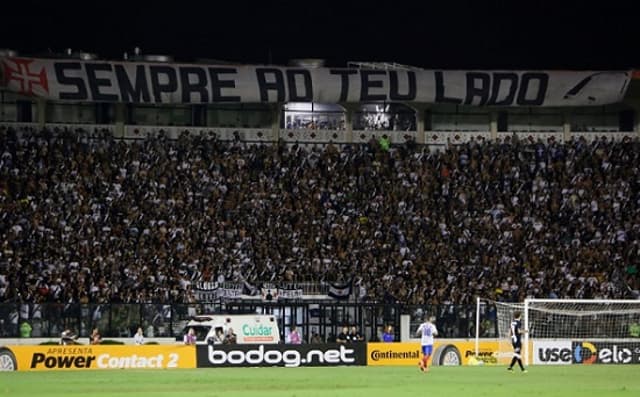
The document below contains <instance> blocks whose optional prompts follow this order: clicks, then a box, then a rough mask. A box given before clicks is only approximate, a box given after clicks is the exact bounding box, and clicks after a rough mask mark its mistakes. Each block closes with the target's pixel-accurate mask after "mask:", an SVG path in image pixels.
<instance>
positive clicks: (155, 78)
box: [149, 66, 178, 103]
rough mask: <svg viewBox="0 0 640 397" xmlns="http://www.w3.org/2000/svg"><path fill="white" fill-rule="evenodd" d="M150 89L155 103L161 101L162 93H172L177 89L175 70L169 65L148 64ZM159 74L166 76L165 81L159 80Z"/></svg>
mask: <svg viewBox="0 0 640 397" xmlns="http://www.w3.org/2000/svg"><path fill="white" fill-rule="evenodd" d="M149 74H150V76H151V89H152V90H153V98H154V100H155V102H156V103H162V93H163V92H166V93H172V92H175V91H176V90H177V89H178V81H177V77H176V70H175V69H174V68H172V67H170V66H149ZM160 76H166V80H167V81H166V82H165V83H163V82H160Z"/></svg>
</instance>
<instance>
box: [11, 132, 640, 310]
mask: <svg viewBox="0 0 640 397" xmlns="http://www.w3.org/2000/svg"><path fill="white" fill-rule="evenodd" d="M639 152H640V143H639V142H638V141H637V140H635V139H634V140H631V139H625V140H624V141H618V142H614V141H612V140H606V139H605V140H601V139H597V140H594V141H593V142H587V141H586V140H584V139H583V138H580V139H576V140H571V141H568V142H565V143H562V144H561V143H557V142H555V141H553V140H549V141H548V142H543V141H541V140H538V141H530V140H525V141H522V140H518V139H515V138H514V139H508V138H507V139H505V140H503V141H496V142H477V141H473V140H472V141H471V142H468V143H465V144H461V145H455V146H454V145H451V146H448V147H447V148H446V150H444V151H436V152H435V153H432V152H429V151H428V150H425V149H424V148H423V147H421V146H416V145H411V144H407V145H394V146H392V147H391V149H390V150H388V151H387V150H384V148H382V147H381V146H380V145H378V144H377V142H375V141H372V142H370V143H369V144H363V145H344V146H343V147H341V148H339V147H337V146H333V145H328V146H326V147H324V148H322V149H320V148H305V147H302V146H297V145H292V146H285V145H262V144H261V145H246V144H244V143H243V142H242V141H232V142H222V141H219V140H216V139H215V138H214V137H211V136H197V135H196V136H192V135H189V136H186V137H184V138H183V139H179V140H166V139H164V138H161V137H160V138H158V137H149V138H147V139H141V140H138V141H132V142H128V141H127V142H125V141H123V140H118V139H114V138H113V137H112V136H111V135H110V133H108V132H102V133H99V134H95V133H93V132H92V133H89V132H87V131H81V132H80V133H79V131H74V132H71V131H68V130H58V131H54V130H48V129H43V130H29V129H14V128H5V127H2V128H0V154H1V157H0V207H1V210H0V213H1V215H0V245H1V250H2V255H1V257H0V301H2V302H66V303H68V302H79V303H107V302H110V303H129V302H157V303H171V302H178V303H189V302H192V301H193V294H192V293H190V291H191V290H192V287H193V285H194V283H196V282H198V281H233V282H242V283H245V284H247V285H250V286H259V285H260V284H261V283H263V282H270V283H277V282H316V283H317V282H322V281H334V282H337V281H346V280H354V283H355V285H357V286H358V287H359V288H358V291H359V292H358V294H359V298H360V299H361V301H367V300H369V301H390V302H402V303H406V304H446V303H452V302H455V303H456V304H471V303H473V302H472V300H473V297H474V296H475V295H481V296H487V297H491V298H493V299H497V300H505V301H522V300H523V299H524V298H525V297H527V296H530V297H559V298H622V297H629V296H634V297H638V290H639V289H640V280H639V279H638V276H637V265H636V264H637V261H638V256H639V253H640V252H639V249H640V247H639V246H638V244H639V242H640V234H639V233H640V215H639V214H640V211H639V207H640V196H639V191H638V189H639V183H640V181H639V179H638V175H639V172H640V169H639V165H640V160H639V158H638V153H639Z"/></svg>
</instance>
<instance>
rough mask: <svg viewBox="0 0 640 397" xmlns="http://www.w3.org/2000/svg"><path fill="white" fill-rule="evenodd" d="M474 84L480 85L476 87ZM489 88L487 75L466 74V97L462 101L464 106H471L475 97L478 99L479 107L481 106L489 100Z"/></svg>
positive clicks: (489, 81) (489, 79)
mask: <svg viewBox="0 0 640 397" xmlns="http://www.w3.org/2000/svg"><path fill="white" fill-rule="evenodd" d="M476 82H479V83H480V84H479V85H478V86H476ZM490 86H491V78H490V77H489V75H488V74H487V73H480V72H468V73H467V95H466V99H465V101H464V104H465V105H471V104H473V100H474V99H475V98H476V97H479V98H480V102H479V103H478V105H479V106H483V105H484V104H486V103H487V100H488V99H489V87H490Z"/></svg>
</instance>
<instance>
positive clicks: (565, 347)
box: [476, 298, 640, 364]
mask: <svg viewBox="0 0 640 397" xmlns="http://www.w3.org/2000/svg"><path fill="white" fill-rule="evenodd" d="M488 307H494V310H495V328H496V332H495V337H496V338H497V340H498V347H497V351H496V352H495V355H496V357H498V358H499V360H498V362H500V363H504V362H505V361H504V360H500V358H502V357H509V358H510V357H511V356H512V349H511V343H510V341H509V324H510V322H511V320H512V319H513V313H514V312H515V311H516V310H517V311H520V312H521V313H522V325H523V328H524V329H525V330H527V331H528V333H526V334H525V335H524V338H523V346H522V350H523V351H522V353H523V359H524V360H523V361H524V362H525V363H526V364H571V363H581V362H583V361H584V362H585V363H593V362H605V363H606V362H615V363H617V362H621V360H630V361H633V362H635V363H640V300H606V299H526V300H525V301H524V302H523V303H505V302H496V301H491V300H484V299H480V298H478V299H477V301H476V324H477V327H476V355H477V354H478V352H479V345H480V339H481V338H482V337H483V335H482V333H481V332H480V324H481V323H482V313H483V312H486V311H487V308H488ZM485 333H486V332H485ZM598 346H601V347H602V348H601V349H600V348H598ZM532 349H533V350H535V349H537V350H538V351H537V352H536V351H532ZM616 349H617V350H616ZM628 352H630V353H628ZM615 354H619V356H620V357H612V356H614V355H615ZM592 356H593V357H592ZM596 356H598V357H596ZM601 356H602V357H601Z"/></svg>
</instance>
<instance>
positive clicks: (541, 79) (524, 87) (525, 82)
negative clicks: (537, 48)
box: [518, 73, 549, 106]
mask: <svg viewBox="0 0 640 397" xmlns="http://www.w3.org/2000/svg"><path fill="white" fill-rule="evenodd" d="M536 80H537V81H538V91H537V92H536V96H535V97H534V98H533V99H527V98H529V88H530V86H531V83H532V82H534V81H536ZM548 85H549V76H548V75H547V74H546V73H523V74H522V77H521V79H520V90H519V91H518V105H520V106H540V105H542V104H543V103H544V98H545V97H546V95H547V87H548Z"/></svg>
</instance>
